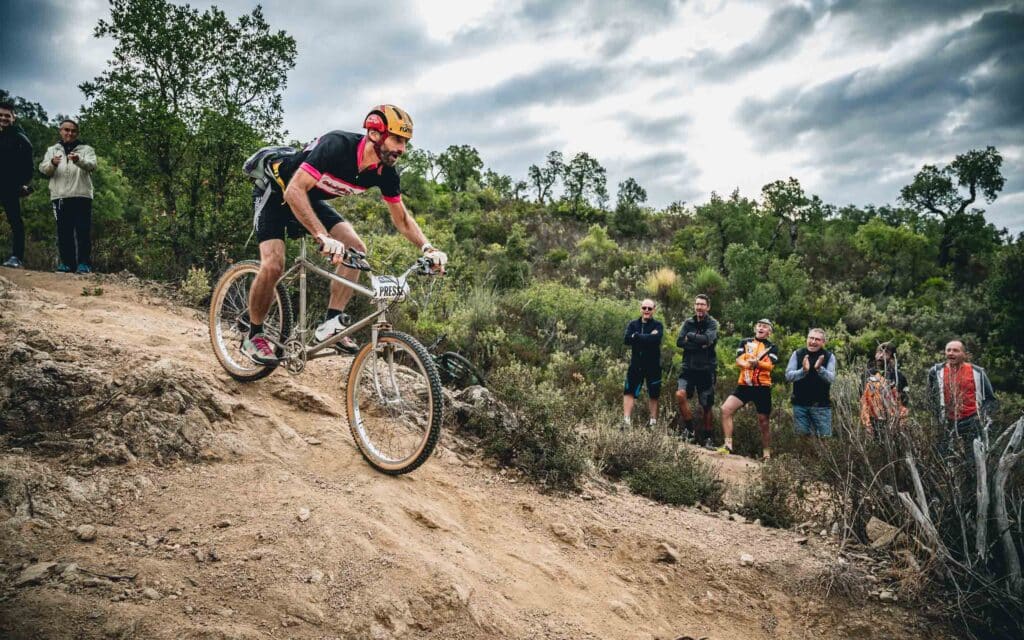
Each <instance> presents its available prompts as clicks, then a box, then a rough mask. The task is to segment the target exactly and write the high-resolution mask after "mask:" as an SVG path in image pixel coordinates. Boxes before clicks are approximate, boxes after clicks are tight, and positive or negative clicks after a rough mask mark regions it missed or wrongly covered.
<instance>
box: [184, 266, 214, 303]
mask: <svg viewBox="0 0 1024 640" xmlns="http://www.w3.org/2000/svg"><path fill="white" fill-rule="evenodd" d="M179 291H180V292H181V295H182V297H183V298H184V299H185V302H186V303H187V304H188V305H189V306H190V307H201V306H202V305H203V304H205V303H206V301H207V300H209V298H210V273H209V272H208V271H207V270H206V269H204V268H203V267H189V270H188V275H186V276H185V279H184V280H182V281H181V289H180V290H179Z"/></svg>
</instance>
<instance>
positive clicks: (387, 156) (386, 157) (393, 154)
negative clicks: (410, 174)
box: [377, 149, 402, 167]
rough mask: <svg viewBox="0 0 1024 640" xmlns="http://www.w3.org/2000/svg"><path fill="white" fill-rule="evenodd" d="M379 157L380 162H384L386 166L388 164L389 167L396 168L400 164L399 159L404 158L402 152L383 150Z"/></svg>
mask: <svg viewBox="0 0 1024 640" xmlns="http://www.w3.org/2000/svg"><path fill="white" fill-rule="evenodd" d="M377 155H378V156H380V161H381V162H383V163H384V164H386V165H387V166H389V167H393V166H395V165H396V164H397V163H398V159H399V158H401V157H402V152H401V151H385V150H383V149H381V150H380V152H378V154H377Z"/></svg>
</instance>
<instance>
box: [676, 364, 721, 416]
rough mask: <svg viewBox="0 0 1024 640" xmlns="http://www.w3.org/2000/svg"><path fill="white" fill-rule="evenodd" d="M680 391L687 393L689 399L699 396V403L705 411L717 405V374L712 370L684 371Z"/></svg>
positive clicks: (680, 380)
mask: <svg viewBox="0 0 1024 640" xmlns="http://www.w3.org/2000/svg"><path fill="white" fill-rule="evenodd" d="M678 388H679V390H680V391H685V392H686V397H687V398H692V397H693V396H694V394H696V395H697V402H698V403H699V404H700V406H702V407H704V408H705V409H710V408H711V407H712V406H714V404H715V372H714V371H711V370H707V371H697V370H689V369H683V373H682V374H681V375H680V376H679V387H678Z"/></svg>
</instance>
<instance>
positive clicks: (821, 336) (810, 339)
mask: <svg viewBox="0 0 1024 640" xmlns="http://www.w3.org/2000/svg"><path fill="white" fill-rule="evenodd" d="M827 340H828V338H827V337H826V335H825V330H824V329H818V328H814V329H811V330H810V331H808V332H807V346H805V347H802V348H800V349H797V350H796V351H794V352H793V355H791V356H790V357H789V364H787V365H786V380H788V381H789V382H792V383H793V429H794V430H795V431H796V433H797V435H801V436H818V437H819V438H828V437H831V436H832V400H831V399H830V398H829V391H830V390H831V388H832V383H833V382H835V380H836V357H835V354H833V353H832V352H831V351H829V350H827V349H825V342H826V341H827Z"/></svg>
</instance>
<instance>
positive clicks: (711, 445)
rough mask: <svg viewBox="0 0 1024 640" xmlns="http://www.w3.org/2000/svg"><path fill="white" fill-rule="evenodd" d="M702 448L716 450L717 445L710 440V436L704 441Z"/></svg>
mask: <svg viewBox="0 0 1024 640" xmlns="http://www.w3.org/2000/svg"><path fill="white" fill-rule="evenodd" d="M704 448H705V449H707V450H708V451H718V447H716V446H715V443H714V442H712V441H711V438H708V439H707V440H705V441H704Z"/></svg>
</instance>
